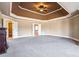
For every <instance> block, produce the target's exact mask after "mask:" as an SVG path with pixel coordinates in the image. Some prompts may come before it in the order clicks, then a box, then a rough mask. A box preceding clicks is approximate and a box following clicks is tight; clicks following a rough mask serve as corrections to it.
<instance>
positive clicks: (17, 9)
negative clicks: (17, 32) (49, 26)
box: [11, 2, 69, 20]
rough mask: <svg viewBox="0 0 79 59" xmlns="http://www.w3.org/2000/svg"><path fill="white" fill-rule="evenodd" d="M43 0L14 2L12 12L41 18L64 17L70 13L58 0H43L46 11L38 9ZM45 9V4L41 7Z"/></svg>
mask: <svg viewBox="0 0 79 59" xmlns="http://www.w3.org/2000/svg"><path fill="white" fill-rule="evenodd" d="M40 4H41V2H13V3H12V10H11V13H13V14H15V15H17V16H22V17H29V18H34V19H40V20H50V19H54V18H58V17H63V16H66V15H68V14H69V13H68V12H67V11H66V10H65V9H64V8H63V7H61V6H60V5H59V4H58V3H56V2H43V5H45V8H46V9H45V12H43V11H40V10H38V9H37V8H39V7H40ZM40 8H41V9H44V7H43V6H41V7H40Z"/></svg>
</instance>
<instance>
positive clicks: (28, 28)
mask: <svg viewBox="0 0 79 59" xmlns="http://www.w3.org/2000/svg"><path fill="white" fill-rule="evenodd" d="M33 23H39V24H41V35H55V36H69V21H68V19H62V20H53V21H50V22H38V21H30V20H22V21H19V22H18V28H19V29H18V31H19V32H18V33H19V36H32V35H33V32H32V24H33Z"/></svg>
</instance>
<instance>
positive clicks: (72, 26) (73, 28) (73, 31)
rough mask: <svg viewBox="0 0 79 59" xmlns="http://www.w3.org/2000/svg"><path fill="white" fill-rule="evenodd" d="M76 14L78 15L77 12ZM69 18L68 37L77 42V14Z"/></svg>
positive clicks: (78, 33)
mask: <svg viewBox="0 0 79 59" xmlns="http://www.w3.org/2000/svg"><path fill="white" fill-rule="evenodd" d="M76 13H79V11H76V12H75V13H74V14H76ZM71 17H72V18H71V19H70V20H69V32H70V34H69V36H70V37H72V38H75V39H77V40H78V41H79V14H77V15H76V16H71Z"/></svg>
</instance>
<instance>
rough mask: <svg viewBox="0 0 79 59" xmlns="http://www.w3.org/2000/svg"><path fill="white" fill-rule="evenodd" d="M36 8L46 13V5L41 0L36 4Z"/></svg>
mask: <svg viewBox="0 0 79 59" xmlns="http://www.w3.org/2000/svg"><path fill="white" fill-rule="evenodd" d="M36 10H37V11H39V12H41V13H45V14H46V13H48V6H47V5H45V4H44V3H42V2H41V3H40V4H39V5H36Z"/></svg>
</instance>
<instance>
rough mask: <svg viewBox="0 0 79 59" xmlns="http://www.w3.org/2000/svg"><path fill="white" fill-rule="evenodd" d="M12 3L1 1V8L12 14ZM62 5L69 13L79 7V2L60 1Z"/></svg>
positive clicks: (3, 11)
mask: <svg viewBox="0 0 79 59" xmlns="http://www.w3.org/2000/svg"><path fill="white" fill-rule="evenodd" d="M10 3H11V2H0V10H1V12H2V13H4V14H6V15H10ZM58 3H59V4H60V5H61V6H62V7H64V8H65V9H66V10H67V11H68V12H69V13H73V12H74V11H76V10H78V9H79V2H58Z"/></svg>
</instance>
